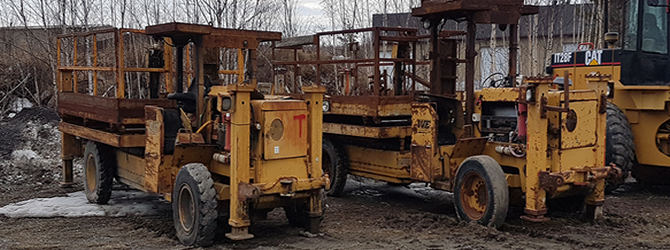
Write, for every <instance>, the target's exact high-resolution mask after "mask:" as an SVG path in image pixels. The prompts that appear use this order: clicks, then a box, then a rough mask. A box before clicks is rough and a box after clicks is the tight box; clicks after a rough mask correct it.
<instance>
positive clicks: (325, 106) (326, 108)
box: [323, 100, 330, 112]
mask: <svg viewBox="0 0 670 250" xmlns="http://www.w3.org/2000/svg"><path fill="white" fill-rule="evenodd" d="M328 111H330V101H326V100H324V101H323V112H328Z"/></svg>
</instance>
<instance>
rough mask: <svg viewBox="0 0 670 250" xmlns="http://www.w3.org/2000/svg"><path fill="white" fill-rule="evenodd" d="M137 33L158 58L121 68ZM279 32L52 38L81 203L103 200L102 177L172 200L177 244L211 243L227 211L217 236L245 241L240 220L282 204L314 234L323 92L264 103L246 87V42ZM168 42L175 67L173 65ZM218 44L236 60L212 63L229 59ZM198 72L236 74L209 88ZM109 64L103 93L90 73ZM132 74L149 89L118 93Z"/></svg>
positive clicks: (198, 28) (171, 28) (106, 194)
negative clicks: (187, 65)
mask: <svg viewBox="0 0 670 250" xmlns="http://www.w3.org/2000/svg"><path fill="white" fill-rule="evenodd" d="M138 34H139V35H140V36H144V37H145V38H146V37H147V36H150V37H148V38H151V37H153V38H155V39H156V43H158V44H163V45H164V46H160V45H158V46H154V48H153V49H156V50H160V51H161V52H162V53H159V54H158V53H154V55H163V57H159V58H158V59H159V61H162V62H161V63H159V64H154V65H149V66H153V67H129V66H128V65H129V64H130V61H127V60H128V58H129V57H128V55H125V56H124V53H126V54H128V51H129V49H130V48H129V47H130V46H124V44H125V43H130V42H132V41H134V40H133V39H130V37H131V36H132V35H138ZM103 38H104V39H112V41H113V44H114V46H112V49H111V51H112V52H109V53H113V54H114V57H115V58H116V59H115V62H113V63H111V66H110V65H108V66H107V67H102V66H101V64H102V61H101V62H99V61H98V59H97V58H98V56H99V55H102V53H104V52H105V51H109V50H105V49H104V48H99V47H98V44H101V47H102V44H103V43H100V41H101V40H103ZM279 39H281V33H277V32H262V31H249V30H232V29H221V28H213V27H211V26H206V25H195V24H184V23H167V24H160V25H154V26H148V27H147V28H146V30H127V29H110V30H104V31H96V32H91V33H85V34H74V35H63V36H61V37H59V39H58V48H59V55H58V58H59V65H58V112H59V113H60V115H61V117H62V121H61V123H60V125H59V129H60V131H61V132H62V159H63V170H64V180H63V182H64V184H71V183H72V181H73V176H72V160H73V158H74V157H77V156H83V157H84V177H85V179H84V187H85V193H86V196H87V198H88V200H89V201H90V202H94V203H100V204H104V203H107V201H108V200H109V198H110V195H111V192H112V180H113V178H116V179H117V180H118V181H120V182H122V183H125V184H127V185H129V186H131V187H133V188H136V189H139V190H142V191H146V192H150V193H156V194H161V195H163V197H165V199H166V200H168V201H171V202H172V208H173V217H174V224H175V229H176V234H177V237H178V238H179V240H180V241H181V242H182V243H183V244H185V245H197V246H207V245H211V244H212V243H213V240H214V237H215V229H216V225H217V222H216V221H217V219H218V217H219V215H221V216H228V217H229V220H228V224H230V226H231V227H232V231H231V232H230V233H227V234H226V236H227V237H228V238H230V239H233V240H243V239H249V238H252V237H253V235H252V234H250V233H249V232H248V227H249V225H250V219H251V218H252V217H255V215H258V216H259V217H261V218H262V217H263V216H264V215H266V214H267V212H269V211H270V210H272V209H273V208H276V207H284V209H285V210H286V215H287V217H288V219H289V221H290V222H291V223H292V224H296V225H300V226H303V227H305V228H306V229H307V230H310V231H311V232H313V233H315V232H317V231H318V229H319V224H320V221H321V219H322V216H323V211H322V206H323V205H324V204H323V198H324V195H323V194H322V193H323V188H324V187H327V186H328V185H329V182H328V181H329V178H328V176H327V175H324V174H323V173H322V169H321V162H320V161H319V158H320V157H321V149H320V148H321V141H322V136H321V125H322V124H321V123H322V108H321V106H322V105H321V102H322V99H323V93H324V90H323V89H322V88H318V87H313V88H309V87H306V88H305V92H306V98H305V100H265V99H264V97H263V95H262V94H260V93H258V91H256V79H255V76H254V71H255V70H256V65H255V59H256V49H257V48H258V45H259V43H261V42H265V41H274V40H279ZM77 40H79V41H80V42H79V43H78V42H77ZM83 40H86V41H91V40H92V41H93V49H92V50H90V49H88V48H91V47H90V46H88V47H87V50H86V51H87V52H89V53H92V54H93V55H92V57H93V58H94V59H93V60H92V61H91V60H83V58H84V55H83V54H84V52H82V51H84V50H83V49H82V46H81V44H80V43H81V41H83ZM67 41H69V42H70V44H66V42H67ZM72 41H74V42H72ZM77 44H79V45H80V46H79V49H77ZM189 44H191V45H189ZM66 45H69V46H70V47H69V48H70V51H72V53H70V54H66V53H65V52H63V51H65V49H63V50H62V49H61V47H66ZM72 47H74V49H72ZM174 48H176V51H177V53H176V57H177V60H176V62H174V63H176V65H177V67H174V66H173V65H174V64H173V59H172V56H173V55H174V54H175V53H174V52H173V49H174ZM184 48H186V49H189V48H190V49H191V50H192V51H193V53H192V58H193V63H192V68H193V70H192V71H191V73H192V76H193V78H194V81H193V83H192V84H191V86H190V87H189V88H188V91H187V92H184V91H183V78H184V58H185V57H184V54H183V53H184ZM223 48H225V49H227V50H228V51H234V52H235V53H236V56H233V57H232V58H233V59H236V60H232V64H233V65H234V66H236V68H235V67H233V69H232V70H231V69H225V70H224V69H220V67H218V66H219V65H230V64H231V63H229V62H220V61H217V60H219V59H221V58H225V57H224V56H219V54H218V52H219V51H222V50H220V49H223ZM107 49H109V48H107ZM86 51H85V52H86ZM77 52H79V56H78V55H77ZM207 53H210V54H209V55H208V54H207ZM211 53H213V54H211ZM72 54H74V56H73V57H72ZM68 55H70V56H71V57H69V59H65V57H67V56H68ZM89 55H90V54H89ZM212 55H213V56H212ZM61 58H63V59H62V60H61ZM89 58H90V57H89ZM186 58H187V59H190V55H187V56H186ZM206 58H208V59H206ZM212 58H214V59H212ZM77 59H79V60H77ZM205 60H208V61H205ZM211 60H214V61H211ZM84 61H86V63H84ZM91 62H92V63H91ZM187 62H190V61H187ZM84 64H86V66H84ZM203 65H209V66H212V65H214V67H213V69H212V67H209V68H207V67H203ZM175 68H176V72H175ZM205 70H209V72H213V73H210V74H209V75H208V76H207V77H209V78H211V79H216V78H217V77H218V76H220V75H236V76H237V77H234V79H236V81H235V82H234V83H233V84H229V85H226V86H223V85H217V84H214V85H213V86H211V84H208V81H205V79H206V78H205V73H207V72H205ZM212 70H213V71H212ZM91 72H92V73H93V75H95V76H96V78H94V84H93V88H94V89H93V90H87V91H85V92H82V91H81V90H80V89H81V86H77V85H78V81H77V78H78V77H79V79H83V78H82V76H83V75H86V74H87V73H91ZM110 72H111V74H112V75H114V79H112V80H111V81H112V82H113V84H112V85H113V87H115V88H116V93H115V95H114V93H112V94H111V95H110V96H111V97H108V96H103V94H102V93H99V92H98V91H97V89H98V86H97V85H101V84H103V82H102V81H98V78H97V76H98V75H103V74H104V73H110ZM136 73H146V74H149V75H151V77H149V78H151V81H150V82H149V85H151V86H153V87H152V88H151V90H150V91H151V95H150V97H154V98H127V97H126V94H127V93H128V92H129V91H130V90H129V86H128V85H129V84H125V81H126V80H127V79H131V76H132V74H136ZM174 73H176V74H177V77H176V79H174V76H173V74H174ZM175 80H176V83H177V84H176V85H177V88H176V90H175V89H174V86H173V81H175ZM105 83H108V82H105ZM166 83H168V84H166ZM158 85H160V86H158ZM157 86H158V87H157ZM145 87H148V86H145ZM147 89H148V88H147ZM100 92H102V91H100ZM158 92H161V93H166V94H168V93H169V94H168V95H165V94H161V93H158ZM82 149H83V150H82Z"/></svg>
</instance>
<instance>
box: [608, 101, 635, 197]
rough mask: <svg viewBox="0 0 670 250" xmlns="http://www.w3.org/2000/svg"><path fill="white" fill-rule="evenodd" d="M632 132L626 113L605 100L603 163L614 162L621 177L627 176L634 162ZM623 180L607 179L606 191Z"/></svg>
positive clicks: (612, 188) (614, 187) (615, 186)
mask: <svg viewBox="0 0 670 250" xmlns="http://www.w3.org/2000/svg"><path fill="white" fill-rule="evenodd" d="M633 139H634V138H633V132H632V130H631V127H630V123H628V119H627V118H626V115H625V114H624V113H623V111H622V110H621V109H619V107H617V106H616V105H614V104H613V103H611V102H607V135H606V144H607V145H606V156H605V164H607V165H609V164H610V163H614V164H615V165H616V166H617V167H619V168H620V169H621V172H622V178H623V179H624V180H625V178H626V177H627V176H628V173H630V172H631V171H632V170H633V167H634V166H635V164H636V159H635V142H634V141H633ZM621 183H623V180H607V186H606V187H605V191H606V193H610V192H612V190H614V189H616V188H617V187H618V186H619V184H621Z"/></svg>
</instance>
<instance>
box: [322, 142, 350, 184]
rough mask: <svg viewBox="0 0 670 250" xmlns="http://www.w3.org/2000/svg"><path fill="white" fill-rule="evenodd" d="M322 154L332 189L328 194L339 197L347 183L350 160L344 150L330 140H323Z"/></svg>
mask: <svg viewBox="0 0 670 250" xmlns="http://www.w3.org/2000/svg"><path fill="white" fill-rule="evenodd" d="M322 148H323V152H322V154H321V158H323V159H322V162H321V164H322V168H323V172H324V173H326V174H328V176H329V177H330V189H329V190H328V191H327V192H326V194H328V195H330V196H339V195H341V194H342V191H343V190H344V186H345V185H346V183H347V171H348V169H349V159H348V157H347V154H346V152H345V151H344V149H343V148H342V147H341V146H340V145H337V144H335V143H333V142H331V141H330V140H328V139H326V138H323V146H322Z"/></svg>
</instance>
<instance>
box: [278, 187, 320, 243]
mask: <svg viewBox="0 0 670 250" xmlns="http://www.w3.org/2000/svg"><path fill="white" fill-rule="evenodd" d="M284 212H285V213H286V219H288V223H289V224H291V226H294V227H301V228H304V229H305V230H307V231H309V232H310V233H313V234H316V233H319V227H320V225H321V221H323V217H324V214H325V213H326V192H325V191H324V190H323V189H322V190H321V212H322V213H321V216H319V217H316V218H312V217H311V216H310V215H309V199H301V200H296V201H295V202H294V203H293V204H292V205H289V206H285V207H284Z"/></svg>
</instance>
